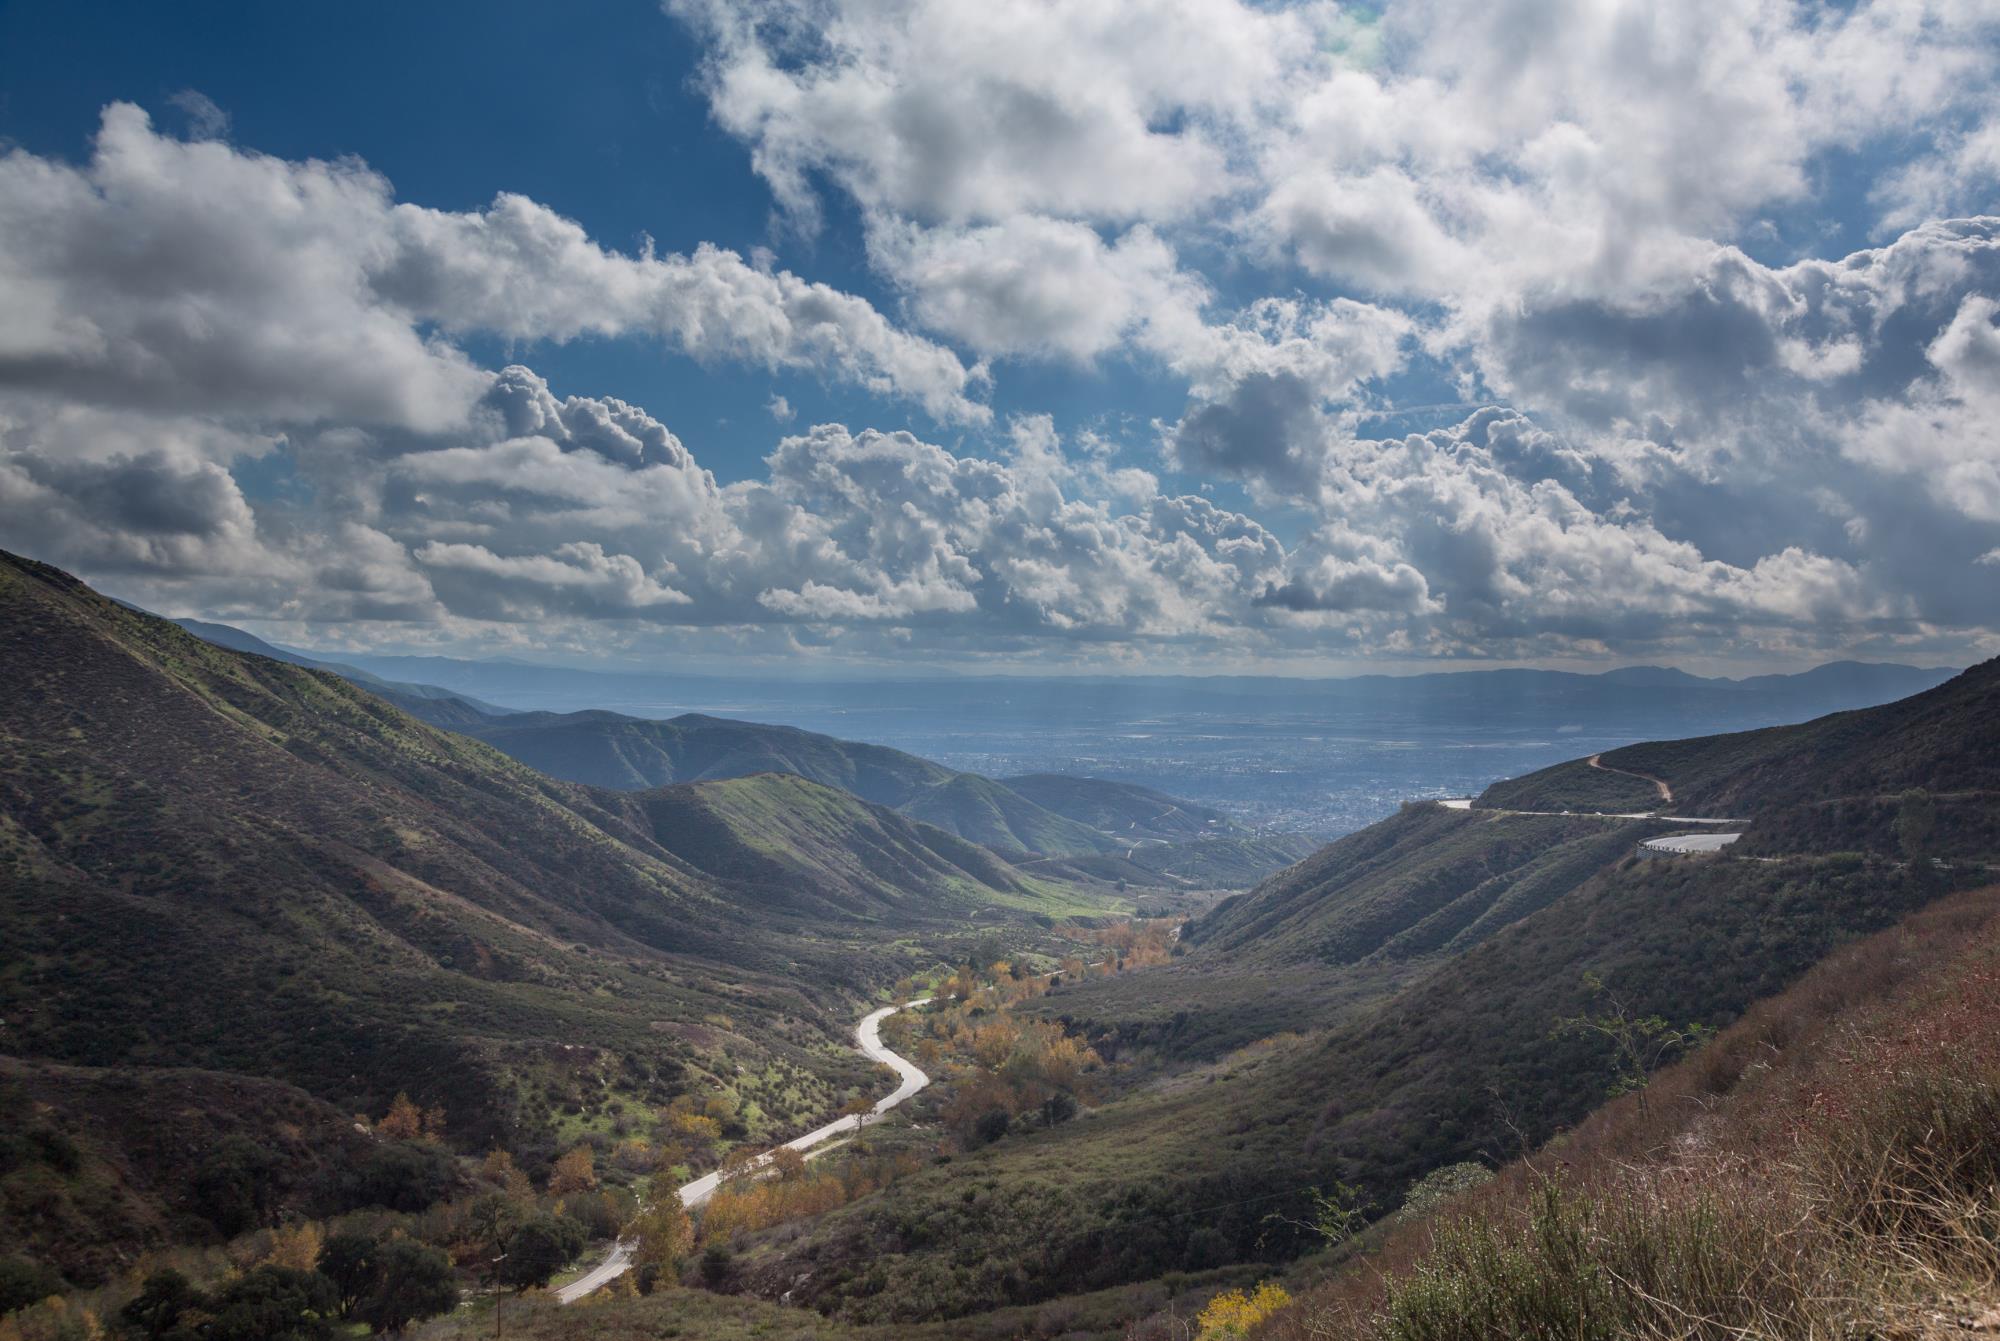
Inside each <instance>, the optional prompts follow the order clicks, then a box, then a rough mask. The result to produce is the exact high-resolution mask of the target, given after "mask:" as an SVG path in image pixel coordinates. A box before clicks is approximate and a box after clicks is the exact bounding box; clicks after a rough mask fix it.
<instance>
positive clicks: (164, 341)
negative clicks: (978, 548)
mask: <svg viewBox="0 0 2000 1341" xmlns="http://www.w3.org/2000/svg"><path fill="white" fill-rule="evenodd" d="M438 329H442V330H443V331H446V332H450V333H454V334H455V333H461V332H464V333H469V332H490V333H495V334H499V335H503V336H507V337H509V338H512V339H519V340H536V339H548V340H557V341H562V340H569V339H573V338H575V337H577V336H579V335H583V334H606V335H618V334H641V335H646V336H650V337H652V338H655V339H658V340H660V341H661V342H663V343H664V344H665V345H666V346H667V347H668V348H670V349H672V350H674V351H675V352H678V353H682V354H688V355H692V356H694V357H697V358H701V359H705V360H722V359H733V360H742V361H746V362H750V363H753V364H759V365H762V366H766V367H770V368H774V369H776V368H797V369H807V370H812V371H816V372H818V373H821V374H823V375H825V376H827V377H830V378H839V379H843V380H847V381H851V382H854V383H857V384H859V385H862V386H864V387H867V388H869V389H870V390H873V391H877V392H880V393H882V394H885V395H897V396H904V397H908V398H910V399H913V400H915V401H917V402H919V403H921V404H922V405H924V406H925V408H926V409H928V410H929V411H930V412H932V413H933V414H935V415H936V416H938V417H940V418H942V419H946V420H953V421H977V420H980V419H983V418H984V417H985V416H986V413H987V412H986V410H985V407H984V406H982V405H979V404H978V403H976V402H975V401H973V400H971V399H969V398H968V394H967V393H968V391H969V390H970V389H972V388H973V387H974V386H976V384H977V383H978V381H979V374H978V373H976V372H975V371H974V370H969V369H967V368H966V367H965V366H964V365H963V364H962V363H961V362H960V361H959V359H958V358H957V356H956V355H954V354H953V353H952V352H951V351H950V350H948V349H945V348H944V347H942V346H940V345H937V344H935V343H933V342H931V341H928V340H924V339H921V338H918V337H915V336H911V335H909V334H907V333H906V332H903V331H901V330H899V329H897V328H896V327H895V326H894V325H893V324H892V323H890V322H889V321H888V320H887V319H886V318H885V317H883V316H882V314H881V313H879V312H877V311H876V310H875V309H874V308H872V307H871V306H869V304H868V303H866V302H865V301H863V300H861V299H859V298H855V297H853V296H851V295H848V294H843V293H840V292H838V291H836V290H834V289H831V288H828V287H827V286H825V285H823V284H814V283H810V282H808V281H806V280H803V279H800V278H799V277H798V276H796V275H792V274H790V273H787V272H784V271H773V270H765V269H759V268H758V267H756V266H753V265H751V264H750V263H748V262H746V261H745V260H743V259H742V258H741V257H740V256H738V255H737V254H736V253H734V252H730V251H726V250H723V249H720V248H715V247H706V246H705V247H702V248H699V249H698V250H697V251H696V252H695V253H694V254H693V255H692V256H655V255H651V254H642V255H639V256H627V255H623V254H620V253H616V252H610V251H606V250H604V249H603V248H601V247H598V246H597V245H596V244H595V243H593V242H591V241H590V239H589V238H588V237H587V236H586V235H585V234H584V232H583V230H582V229H581V228H580V227H578V226H577V225H576V224H575V223H573V222H571V221H569V220H566V219H564V218H562V217H560V216H559V215H557V214H555V213H554V212H552V211H550V210H548V209H546V208H545V207H543V206H540V205H538V204H536V203H535V202H533V201H530V200H526V199H524V198H522V197H519V196H512V195H503V196H501V197H500V198H499V199H497V200H496V201H495V202H494V203H493V205H492V206H491V207H489V208H488V209H486V210H481V211H470V212H464V213H449V212H444V211H437V210H427V209H423V208H420V207H417V206H413V205H407V204H400V205H399V204H397V203H395V202H394V201H393V199H392V196H391V193H390V188H389V184H388V182H386V181H385V180H384V179H383V178H381V177H380V176H379V175H377V174H375V173H373V172H371V171H369V170H368V169H367V168H366V167H365V166H364V165H362V164H360V163H357V162H353V161H345V160H344V161H341V162H335V163H324V162H317V161H308V162H304V163H291V162H286V161H283V160H280V159H275V158H271V157H267V156H264V155H261V154H255V153H250V152H245V151H240V150H237V149H235V148H233V147H232V146H230V145H228V144H225V143H222V142H220V141H213V140H204V141H182V140H176V139H172V138H170V137H167V136H163V135H160V134H158V133H157V132H156V131H155V130H154V129H153V127H152V125H151V123H150V121H149V119H148V118H147V116H146V114H145V113H144V112H143V111H141V110H140V109H139V108H137V107H134V106H131V105H129V104H123V103H120V104H114V105H113V106H111V107H109V108H107V109H106V110H105V113H104V119H103V125H102V127H101V129H100V130H99V132H98V135H97V139H96V142H95V148H94V152H93V154H92V156H91V158H90V161H89V162H88V163H87V164H85V165H83V166H81V167H71V166H68V165H65V164H62V163H59V162H55V161H52V160H50V159H45V158H41V157H38V156H36V155H34V154H31V153H28V152H27V151H25V150H20V149H16V150H13V151H11V152H9V153H8V154H7V155H6V156H5V157H4V158H0V389H6V390H11V391H15V392H19V393H37V394H44V395H48V396H53V397H58V398H61V399H64V400H73V401H85V402H89V403H92V404H99V405H122V406H127V407H133V408H138V409H145V410H151V411H164V412H173V413H181V414H198V415H204V416H210V417H217V416H225V415H230V414H236V415H243V416H253V417H256V418H259V419H264V420H273V421H284V422H292V423H318V422H341V423H372V424H383V425H392V426H398V427H402V428H407V429H411V430H414V431H419V432H436V431H439V430H443V429H447V428H449V427H451V426H454V425H456V424H459V423H461V422H462V421H463V419H464V417H465V415H466V414H467V413H468V412H469V411H470V409H471V408H472V406H473V404H474V403H475V402H476V401H478V399H479V398H480V397H481V395H482V394H483V393H484V391H485V389H486V386H487V383H488V381H489V379H490V374H488V373H487V372H485V371H483V370H482V369H480V368H478V367H476V366H475V365H474V364H473V363H472V361H471V360H470V359H468V358H467V357H466V356H465V354H464V353H463V352H462V351H461V350H459V349H458V348H457V347H456V346H455V345H453V344H451V343H449V342H448V341H447V340H446V339H444V338H441V337H440V336H439V335H437V334H434V333H430V332H434V331H436V330H438Z"/></svg>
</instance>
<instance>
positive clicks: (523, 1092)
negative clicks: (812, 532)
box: [0, 556, 1082, 1147]
mask: <svg viewBox="0 0 2000 1341" xmlns="http://www.w3.org/2000/svg"><path fill="white" fill-rule="evenodd" d="M0 641H4V642H5V645H6V646H7V647H8V648H9V655H8V656H7V657H6V658H5V659H4V662H0V942H4V943H5V944H6V945H7V946H8V949H9V953H8V955H7V959H6V962H5V966H4V971H0V1019H4V1020H5V1021H6V1029H7V1034H6V1043H5V1048H6V1050H7V1051H8V1052H11V1053H14V1054H16V1055H21V1056H32V1057H42V1058H47V1059H51V1060H57V1061H63V1062H69V1063H75V1064H83V1065H92V1066H121V1067H127V1066H148V1067H202V1068H209V1069H214V1070H222V1071H231V1072H241V1073H247V1074H251V1075H258V1076H266V1077H271V1078H275V1079H279V1080H283V1081H286V1082H289V1083H291V1084H294V1085H297V1086H299V1087H300V1088H302V1089H304V1090H305V1091H307V1092H309V1093H311V1094H313V1095H315V1096H318V1097H320V1098H322V1099H325V1100H327V1101H330V1102H332V1103H334V1104H336V1105H338V1106H339V1107H340V1108H341V1109H342V1111H346V1112H354V1111H369V1112H379V1111H381V1110H382V1108H383V1107H384V1106H385V1105H386V1104H387V1102H388V1100H389V1098H390V1097H391V1096H392V1095H394V1094H395V1093H396V1092H397V1091H398V1090H403V1089H407V1090H409V1091H410V1092H411V1093H412V1094H413V1095H415V1096H416V1097H417V1098H418V1099H419V1101H420V1102H424V1103H426V1104H429V1103H443V1104H445V1105H447V1107H448V1108H449V1110H450V1112H451V1116H452V1127H453V1131H454V1133H456V1134H459V1135H461V1136H463V1137H464V1138H465V1139H466V1140H468V1141H470V1142H473V1143H475V1144H476V1143H479V1142H483V1141H485V1140H489V1139H493V1138H495V1137H499V1138H502V1139H505V1140H507V1141H508V1142H509V1143H510V1144H514V1145H516V1146H517V1147H518V1146H533V1145H534V1144H535V1143H536V1142H537V1141H542V1140H550V1139H554V1133H555V1132H556V1131H557V1130H558V1129H573V1128H574V1127H575V1125H576V1124H577V1123H578V1122H579V1121H582V1122H586V1123H587V1122H590V1121H609V1120H610V1118H611V1116H612V1115H614V1114H615V1113H616V1112H618V1111H620V1110H621V1108H622V1107H623V1106H625V1105H633V1104H637V1105H644V1104H657V1103H660V1102H664V1101H665V1100H666V1099H668V1098H670V1097H672V1095H673V1094H675V1093H676V1092H679V1091H680V1090H683V1089H686V1088H690V1087H694V1088H713V1087H720V1088H723V1089H727V1090H730V1091H734V1092H739V1093H744V1094H746V1095H750V1096H753V1097H756V1111H758V1112H760V1113H762V1114H763V1118H762V1119H761V1120H762V1121H764V1122H766V1123H768V1124H771V1125H772V1126H779V1125H782V1124H784V1123H787V1122H790V1121H793V1120H795V1119H797V1118H802V1117H805V1116H816V1115H818V1114H820V1113H823V1112H824V1111H825V1109H826V1108H827V1107H829V1106H832V1104H833V1103H834V1096H835V1095H836V1094H837V1093H838V1092H839V1091H840V1089H841V1088H842V1087H843V1086H845V1085H846V1084H849V1083H851V1082H852V1081H853V1079H854V1077H855V1076H856V1075H857V1074H864V1073H865V1071H866V1068H865V1067H864V1066H863V1065H862V1064H861V1063H860V1062H859V1061H858V1060H857V1059H855V1057H854V1055H853V1053H852V1052H851V1051H850V1049H849V1047H848V1043H847V1035H848V1031H849V1029H850V1028H851V1024H852V1015H853V1014H854V1013H855V1012H856V1010H857V1007H858V1005H859V1004H860V1003H861V1002H862V1001H864V1000H866V999H868V998H870V997H871V996H872V995H873V993H874V992H875V990H876V989H877V988H878V987H879V985H881V984H882V983H885V982H888V981H890V980H892V979H894V978H895V977H897V976H899V975H900V974H902V973H904V972H907V971H908V970H909V969H910V968H911V967H912V966H913V965H915V964H919V963H927V962H931V961H930V958H929V957H928V956H927V955H926V954H925V953H924V952H923V951H922V950H921V948H920V947H919V946H917V945H915V944H911V943H910V942H909V941H908V939H907V938H906V937H905V938H903V939H901V940H900V941H894V940H892V938H889V937H885V936H883V935H882V932H881V927H882V925H883V923H884V922H885V921H888V922H890V923H891V924H892V925H894V926H896V927H897V928H898V929H899V930H900V931H902V932H905V933H909V934H924V935H935V936H948V935H949V934H951V933H953V932H956V931H958V930H960V929H961V928H963V927H964V926H965V925H966V918H967V915H968V911H969V910H972V909H975V908H993V909H997V910H999V913H996V914H995V915H1001V914H1005V913H1006V912H1007V911H1008V910H1009V909H1013V910H1016V911H1017V915H1021V916H1023V917H1024V918H1025V912H1020V911H1018V910H1021V909H1025V908H1027V907H1032V906H1038V905H1039V904H1040V903H1046V902H1051V901H1055V902H1058V903H1059V902H1060V900H1061V899H1065V898H1066V899H1071V900H1076V899H1079V898H1081V897H1082V896H1080V895H1078V894H1076V892H1075V891H1073V890H1071V891H1067V892H1056V891H1052V890H1050V889H1048V888H1046V887H1044V886H1040V885H1034V884H1031V883H1030V882H1026V881H1022V880H1018V879H1016V878H1014V877H1012V876H1010V875H1009V874H1008V873H1007V872H1006V870H1005V868H1004V866H1002V865H1001V864H1000V863H998V862H997V861H994V860H993V859H991V858H990V857H985V856H983V855H981V856H974V855H971V854H967V853H964V852H962V851H961V852H958V853H957V854H956V856H952V855H950V853H951V851H952V849H950V848H949V846H948V842H949V840H945V839H944V838H943V836H942V835H936V836H927V835H923V834H921V833H920V832H918V831H917V830H916V827H915V826H908V825H905V824H903V823H902V822H901V821H896V822H895V824H894V825H891V826H889V828H883V827H882V826H883V824H884V823H885V817H884V816H882V815H880V814H877V813H875V812H873V811H869V813H868V814H866V815H864V816H860V817H859V818H860V819H861V820H865V821H866V824H872V825H875V826H876V827H877V828H878V830H879V831H880V832H883V833H888V832H889V831H890V829H891V828H892V829H894V830H895V833H896V838H897V841H899V842H901V843H903V844H904V845H905V847H904V848H903V849H902V851H901V855H903V856H905V857H909V858H910V859H911V860H910V862H909V863H908V864H907V865H906V867H905V868H904V870H903V871H902V872H901V874H900V876H899V881H900V883H897V884H895V885H894V887H893V888H891V889H887V890H886V891H880V892H876V893H874V894H872V895H871V896H868V897H862V896H861V895H860V893H859V882H860V881H861V880H862V879H863V872H865V870H866V867H865V865H863V864H856V863H864V862H865V861H866V860H868V859H869V858H862V857H856V858H855V859H854V862H853V863H850V864H849V865H848V866H847V867H845V868H842V869H840V870H828V871H826V872H819V871H817V870H815V869H814V868H813V866H812V861H813V860H814V859H815V857H824V856H830V855H831V854H832V853H834V852H835V851H836V850H837V849H838V846H839V840H838V837H837V835H835V834H833V833H831V832H827V833H825V834H823V841H822V842H821V843H820V845H819V846H818V847H816V848H812V849H810V850H808V849H807V848H805V847H804V846H801V845H800V843H802V839H799V835H801V834H803V833H805V832H808V831H811V830H813V829H814V826H817V825H819V824H820V823H821V817H822V816H823V814H824V812H825V811H826V809H827V805H828V802H827V800H826V794H825V793H823V792H822V793H820V794H819V795H817V796H811V797H808V796H805V795H804V794H803V793H802V792H801V793H799V794H796V795H790V796H783V795H767V796H766V797H765V801H764V806H763V809H762V810H761V811H760V812H759V813H758V814H757V815H756V816H754V817H750V816H742V815H740V809H741V808H740V806H739V805H738V804H737V801H736V798H735V797H734V795H733V794H732V797H731V798H730V799H729V802H728V804H726V805H725V804H721V803H718V806H717V807H712V808H711V810H714V809H720V810H726V811H731V812H732V813H738V814H739V818H738V821H737V822H736V823H735V824H734V826H733V827H727V826H725V827H724V828H721V829H716V828H710V829H708V830H704V831H703V832H702V833H701V835H700V836H699V838H698V839H697V838H695V837H692V836H690V835H689V834H688V833H683V832H681V831H679V830H678V829H677V828H676V823H675V817H676V815H677V814H685V813H689V812H688V811H687V810H686V809H685V806H686V802H685V798H682V800H681V801H680V802H678V803H675V802H666V803H661V804H660V805H659V807H658V808H657V810H656V811H649V810H648V809H647V806H646V803H645V800H644V798H643V797H639V798H635V797H634V796H632V795H629V794H616V793H608V792H596V791H592V790H591V789H588V788H584V787H580V786H576V785H574V784H570V783H564V782H558V781H556V780H554V779H551V778H548V777H545V776H543V775H541V774H539V773H536V772H533V771H531V770H530V769H528V768H527V767H525V766H523V765H521V764H519V763H517V762H515V761H513V760H511V759H509V758H507V757H506V756H505V755H503V754H500V753H499V752H497V751H495V750H493V749H491V748H490V747H488V746H486V745H483V744H481V743H479V742H477V741H474V740H472V739H470V738H469V737H466V736H463V735H458V734H454V733H451V732H446V731H440V730H436V729H433V728H431V727H429V726H426V725H424V724H423V723H421V722H418V721H416V720H415V719H413V718H411V717H409V716H407V715H405V714H403V713H401V712H399V711H397V710H396V709H394V708H392V707H390V706H388V705H387V704H385V703H384V702H383V701H382V700H381V699H379V698H377V697H375V696H374V695H372V694H370V693H368V692H366V691H364V690H362V689H360V688H357V687H356V686H354V685H353V684H351V683H349V682H348V681H346V680H344V679H342V678H340V677H338V676H335V675H332V674H329V673H326V672H322V671H317V670H312V669H306V668H302V667H297V666H291V665H286V664H284V663H281V662H277V661H273V660H269V659H266V658H263V657H258V656H246V655H242V654H238V653H235V652H231V651H227V650H225V649H222V648H218V647H215V646H213V645H211V644H209V643H207V642H205V641H202V640H200V639H198V638H195V637H193V636H192V635H190V634H188V633H186V632H184V631H182V630H181V629H179V628H177V627H175V626H174V625H172V624H171V623H168V622H166V621H163V620H158V619H154V618H152V617H150V616H146V615H142V614H138V613H135V612H133V611H131V610H128V609H125V608H123V607H120V606H118V605H116V604H115V603H113V602H110V601H107V600H105V599H103V598H101V597H99V596H97V595H96V594H95V593H93V592H91V591H89V590H88V589H87V588H85V587H83V586H82V585H81V584H79V583H77V582H75V581H74V580H73V579H71V578H69V577H67V576H66V575H64V574H62V573H60V572H57V571H56V570H54V569H50V568H47V567H45V566H42V565H39V564H34V563H30V562H27V561H24V560H19V559H15V558H12V557H11V556H8V557H5V558H4V559H0ZM696 790H697V792H698V790H699V789H696ZM749 790H756V789H754V788H752V789H749ZM765 790H766V792H767V793H768V792H769V789H768V788H766V789H765ZM815 790H817V789H815ZM788 801H798V802H810V804H809V805H807V806H806V813H805V814H804V815H803V816H785V815H784V803H786V802H788ZM676 804H679V805H681V806H682V809H681V810H679V811H677V810H676V808H675V806H676ZM698 804H699V802H698V799H697V805H698ZM777 817H782V818H783V819H784V823H782V824H780V823H778V822H777ZM849 818H850V819H854V818H856V817H854V816H849ZM864 827H866V826H865V825H864ZM912 834H914V835H915V836H914V837H912ZM784 835H790V836H791V838H792V839H794V840H798V841H797V842H794V843H793V845H792V846H791V847H790V848H789V850H788V851H787V853H786V855H785V857H784V860H785V861H787V862H789V863H790V865H789V867H788V868H787V871H786V877H785V878H786V880H787V881H788V882H789V883H790V884H791V885H792V886H793V887H794V891H795V892H796V893H797V895H798V897H796V898H792V899H790V900H788V901H787V900H778V899H774V898H773V897H772V896H771V886H770V883H769V882H768V881H764V882H742V883H739V882H737V881H735V880H733V879H732V878H731V877H730V876H729V875H726V874H721V875H719V874H717V873H716V872H718V871H725V872H726V871H729V870H736V869H742V868H743V867H744V865H745V863H748V862H750V861H751V860H752V856H751V850H750V848H749V847H748V846H744V847H743V848H742V850H741V851H739V852H736V853H735V854H733V855H732V853H731V850H730V843H731V842H732V841H733V842H736V843H738V844H747V843H748V842H749V840H750V839H751V838H752V837H758V839H759V841H762V842H765V843H766V844H767V845H768V843H769V841H770V840H771V839H772V838H775V837H781V836H784ZM675 844H678V845H679V846H680V847H683V848H687V849H688V851H689V852H691V853H694V855H695V856H696V857H698V858H699V860H700V862H703V863H706V866H704V865H701V864H698V863H697V861H696V860H694V859H690V857H688V856H684V855H681V854H680V853H679V852H677V851H676V848H675V846H674V845H675ZM885 850H888V849H885ZM925 854H928V855H927V856H926V855H925ZM925 863H929V864H925ZM988 877H991V878H992V879H994V880H995V881H997V882H998V884H997V885H995V886H994V887H991V888H989V887H987V886H985V885H983V884H982V883H981V882H982V881H983V880H984V879H986V878H988ZM926 882H929V883H928V884H927V883H926ZM807 983H810V984H811V986H810V988H809V989H808V988H807V987H806V986H805V984H807ZM761 1086H768V1088H767V1089H760V1088H759V1087H761Z"/></svg>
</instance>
